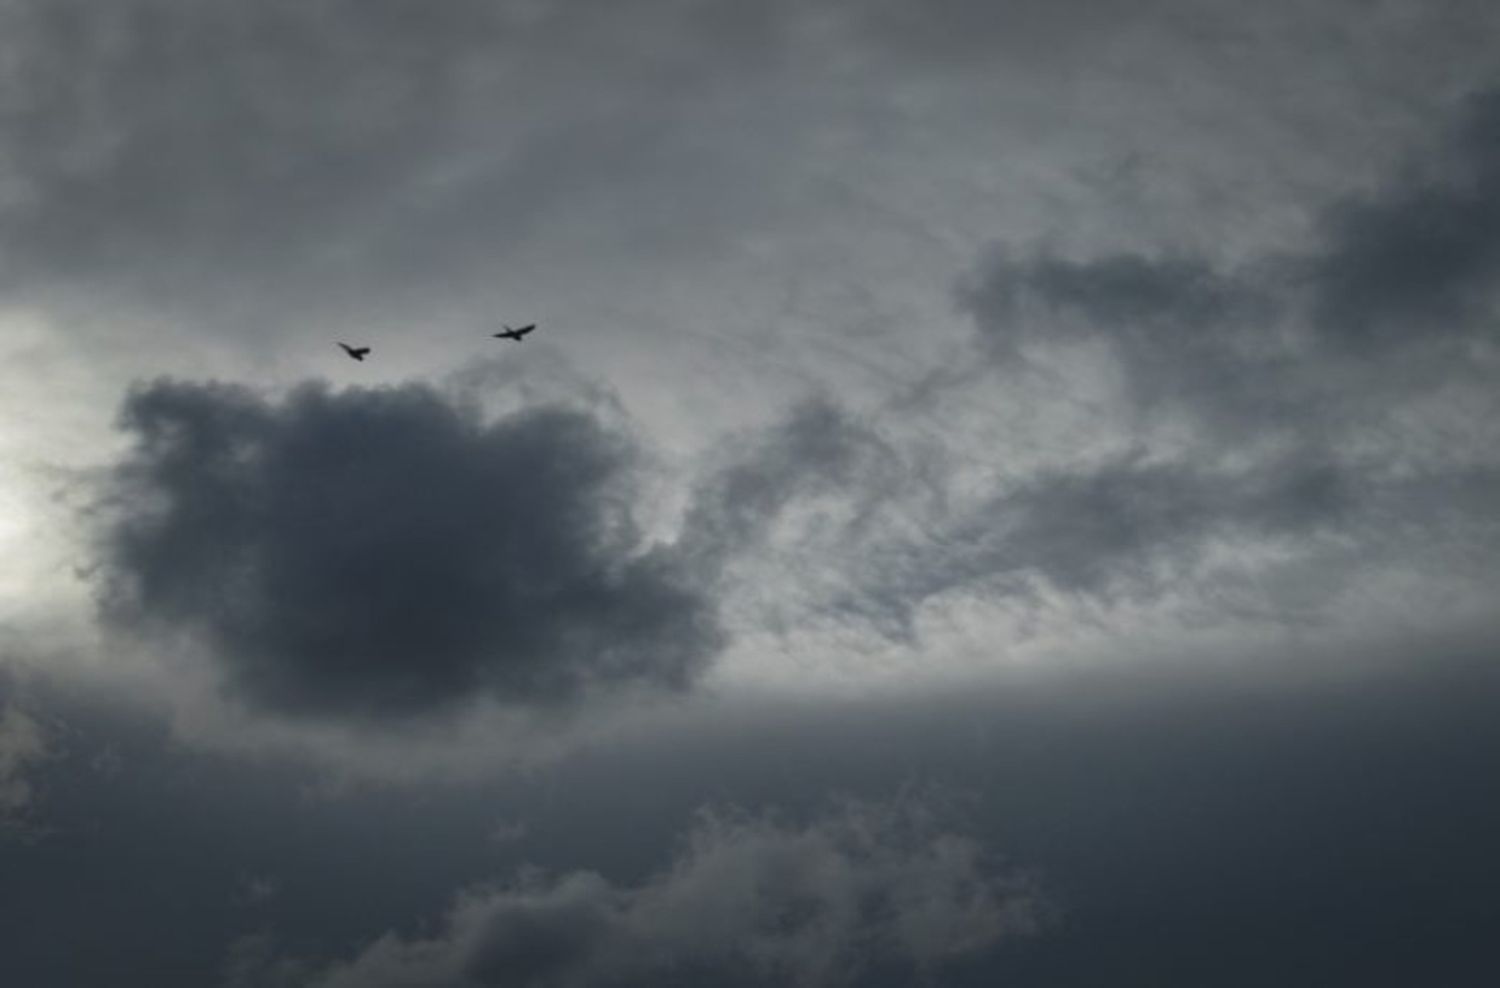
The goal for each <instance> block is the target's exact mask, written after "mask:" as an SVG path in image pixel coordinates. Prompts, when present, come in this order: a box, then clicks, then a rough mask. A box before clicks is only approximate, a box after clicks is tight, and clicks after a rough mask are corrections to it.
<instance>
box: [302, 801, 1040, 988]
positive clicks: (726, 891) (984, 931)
mask: <svg viewBox="0 0 1500 988" xmlns="http://www.w3.org/2000/svg"><path fill="white" fill-rule="evenodd" d="M1044 912H1045V909H1044V907H1043V906H1042V903H1041V899H1040V898H1039V896H1038V894H1037V892H1036V890H1035V889H1034V888H1033V887H1032V885H1031V884H1030V883H1029V882H1027V881H1024V880H1022V879H1020V878H1018V877H1017V876H1015V875H1012V874H1009V873H1008V872H1006V871H1004V870H1001V869H999V868H998V867H997V866H996V863H995V862H994V861H992V860H991V859H990V856H989V855H988V854H987V852H986V851H985V849H984V848H983V846H982V845H981V844H979V843H978V842H977V841H975V840H973V839H972V838H969V837H966V836H962V835H960V834H957V833H953V832H948V831H945V830H943V829H941V828H939V827H937V826H936V825H935V822H934V820H933V818H932V817H931V816H930V814H928V813H927V812H925V811H924V810H923V808H922V807H920V806H909V807H901V806H899V805H898V806H887V805H874V804H858V803H849V804H846V805H844V806H843V807H841V808H840V809H838V810H837V811H835V812H830V813H828V814H826V815H824V816H821V817H818V818H815V819H813V820H812V821H810V822H809V823H808V824H806V825H805V826H793V825H788V824H785V823H781V822H778V821H776V820H774V819H772V818H769V817H766V816H754V815H746V814H741V813H722V812H705V813H703V814H702V815H700V818H699V820H698V822H697V824H696V826H695V827H694V829H693V830H692V831H691V833H689V834H688V836H687V838H686V840H685V842H684V843H683V846H682V849H681V850H680V852H679V854H678V856H677V857H676V858H675V859H674V861H673V862H672V864H671V865H670V866H669V867H667V868H665V869H663V870H662V871H660V872H658V873H656V874H655V875H653V876H651V877H650V878H648V879H646V880H645V881H643V882H641V883H640V884H637V885H618V884H615V883H613V882H611V881H609V880H608V879H606V878H604V877H602V876H600V875H598V874H596V873H593V872H572V873H569V874H566V875H561V876H558V877H549V876H545V875H542V874H539V873H530V874H523V875H522V876H521V878H520V879H518V880H517V881H515V882H513V883H511V884H508V885H502V886H496V887H489V888H475V889H471V890H469V891H467V892H465V893H464V894H462V895H461V896H459V898H458V899H457V901H456V902H455V903H454V905H453V907H452V909H451V911H450V912H449V914H448V916H447V917H446V919H445V920H444V922H443V925H442V928H441V929H440V930H439V931H438V932H437V934H436V935H435V936H432V937H430V938H420V939H414V938H406V937H401V936H397V935H395V934H388V935H386V936H384V937H382V938H380V939H379V940H377V941H375V942H374V943H372V944H370V945H369V946H367V947H365V948H364V950H362V951H361V952H360V954H359V956H357V957H356V958H354V959H353V960H350V961H347V962H343V963H340V964H338V965H335V966H333V967H331V968H329V969H327V970H326V971H324V972H323V973H322V974H321V975H320V976H319V977H317V978H315V979H313V981H312V982H311V983H313V984H316V985H318V986H320V988H377V986H395V985H415V984H422V985H429V986H433V988H436V986H440V985H441V986H453V988H459V986H464V988H471V986H481V985H502V984H503V985H514V986H517V988H520V986H537V988H540V986H585V985H626V984H648V983H649V984H715V985H719V984H723V985H739V984H744V985H757V984H796V985H806V986H823V985H839V984H857V983H861V981H862V980H863V978H864V977H865V976H867V975H869V974H870V973H872V972H873V971H876V970H879V971H881V972H882V973H883V976H885V977H890V976H891V974H892V972H893V971H903V972H907V974H908V976H910V977H917V978H920V977H922V976H925V975H931V974H932V973H934V972H936V971H937V970H939V969H940V968H941V967H942V966H943V964H944V963H946V962H948V961H950V960H952V959H954V958H960V957H965V956H969V955H972V954H975V953H980V952H983V951H985V950H987V949H989V948H992V947H993V946H994V945H995V944H996V943H998V942H999V941H1000V940H1002V939H1003V938H1006V937H1013V936H1018V935H1026V934H1031V933H1034V932H1036V931H1037V930H1038V929H1039V927H1040V924H1041V923H1042V921H1043V915H1044Z"/></svg>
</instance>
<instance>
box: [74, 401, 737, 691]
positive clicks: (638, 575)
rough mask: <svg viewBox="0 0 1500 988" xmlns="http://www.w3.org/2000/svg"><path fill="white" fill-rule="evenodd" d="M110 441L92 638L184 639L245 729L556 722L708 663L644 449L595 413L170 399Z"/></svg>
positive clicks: (695, 606) (712, 639) (149, 406)
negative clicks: (393, 721)
mask: <svg viewBox="0 0 1500 988" xmlns="http://www.w3.org/2000/svg"><path fill="white" fill-rule="evenodd" d="M123 421H124V424H125V427H126V428H127V429H128V430H129V431H130V432H131V433H133V434H134V436H135V438H136V440H137V443H136V447H135V450H134V452H133V454H132V455H131V456H130V458H129V459H128V460H127V462H125V463H124V464H123V465H122V466H121V467H120V469H119V471H118V473H117V478H116V479H117V487H116V503H117V507H118V509H119V514H118V516H117V519H116V522H115V525H114V527H113V528H112V529H111V530H110V532H109V533H108V535H107V536H106V538H105V540H104V557H105V563H106V567H107V570H106V578H107V581H108V583H107V593H106V596H105V601H104V610H105V614H106V615H107V617H108V618H109V619H110V621H112V622H113V623H114V625H115V626H117V627H124V628H129V629H134V630H136V631H139V632H144V633H148V634H149V633H159V634H173V633H176V634H183V633H185V634H187V635H188V636H190V637H192V638H194V639H196V640H197V644H198V645H200V646H201V647H202V649H203V650H204V651H205V652H206V653H207V654H208V655H211V656H212V657H213V659H214V660H215V661H217V662H218V663H220V664H221V666H222V669H223V671H224V673H225V674H226V677H227V680H228V682H229V683H230V684H231V688H232V689H233V690H234V691H235V692H236V693H238V694H240V695H242V696H243V697H244V698H245V699H247V700H249V701H250V702H252V703H253V704H255V705H259V706H261V707H264V708H267V709H270V710H274V711H280V712H288V713H309V712H311V713H329V714H338V715H349V716H354V717H359V716H365V715H376V714H394V715H414V714H422V713H428V712H433V711H436V710H440V709H443V708H447V707H451V706H453V705H456V704H459V703H461V702H463V701H465V700H470V699H473V698H476V697H480V696H487V697H492V698H494V699H497V700H499V701H502V702H522V703H536V704H541V705H544V706H546V705H553V704H558V703H564V702H567V701H571V700H575V699H578V698H579V697H581V696H583V695H585V694H587V693H589V692H590V691H595V690H607V689H610V688H617V687H629V686H640V687H647V688H660V689H677V688H681V687H683V686H685V685H687V684H688V683H690V682H691V681H692V680H693V678H694V676H695V675H696V674H697V673H698V672H699V671H700V670H701V668H702V667H703V665H704V663H705V662H706V661H707V660H708V658H709V657H710V656H712V654H713V653H714V651H715V650H716V648H717V647H718V645H719V640H720V636H719V633H718V631H717V628H716V620H715V615H714V607H713V602H712V601H711V600H709V599H707V598H705V597H704V596H702V595H701V594H700V593H699V592H698V591H697V590H696V589H695V587H694V586H693V583H692V574H691V573H690V572H689V571H688V570H687V569H686V568H685V567H684V566H683V565H681V564H680V563H678V562H676V561H674V557H673V556H672V554H671V553H670V552H668V551H666V550H665V549H662V548H660V547H655V548H653V547H643V546H641V545H640V544H639V543H640V541H641V540H640V536H639V533H638V531H637V530H636V527H635V525H634V523H633V521H632V517H631V507H632V500H631V498H632V491H631V485H630V479H631V478H630V474H631V470H632V466H633V457H634V456H635V455H636V453H635V450H634V448H633V447H632V446H631V445H630V443H629V442H628V441H627V440H626V439H624V438H623V437H621V436H619V435H615V434H612V433H611V432H610V431H608V430H606V429H605V428H604V427H603V426H602V425H600V424H599V422H597V421H596V420H595V419H593V418H592V417H591V416H590V415H589V414H587V413H584V412H578V411H569V410H561V409H533V410H529V411H523V412H520V413H517V414H514V415H511V416H509V417H506V418H502V419H500V420H498V421H495V422H484V421H481V419H480V418H479V416H478V414H477V413H476V412H475V411H473V410H472V409H469V408H466V407H461V406H458V405H455V404H454V403H452V402H450V401H449V400H447V399H446V398H445V397H443V396H442V395H441V394H440V393H439V392H437V391H435V390H434V389H431V388H428V387H424V386H419V385H410V386H405V387H392V388H376V389H355V390H348V391H342V392H331V391H329V390H327V389H326V388H324V387H320V386H316V385H309V386H306V387H303V388H300V389H298V390H296V391H294V392H293V393H292V394H290V395H289V396H287V397H286V399H285V400H284V401H282V402H280V403H275V402H271V401H268V400H266V399H263V398H260V397H257V396H255V395H254V394H252V393H250V392H248V391H246V390H242V389H239V388H235V387H230V386H224V385H213V384H187V383H174V382H170V381H160V382H157V383H154V384H151V385H147V386H145V387H142V388H140V389H139V390H137V391H136V392H135V393H134V394H133V395H132V396H131V397H130V399H129V401H128V402H127V404H126V407H125V412H124V418H123Z"/></svg>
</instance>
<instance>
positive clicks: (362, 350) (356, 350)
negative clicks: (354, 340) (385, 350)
mask: <svg viewBox="0 0 1500 988" xmlns="http://www.w3.org/2000/svg"><path fill="white" fill-rule="evenodd" d="M339 346H341V347H343V348H344V352H345V353H347V354H348V355H349V356H351V357H353V358H354V359H355V360H364V359H365V355H366V354H368V353H369V352H370V348H369V347H367V346H350V345H349V344H347V343H340V344H339Z"/></svg>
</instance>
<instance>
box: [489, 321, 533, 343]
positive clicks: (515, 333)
mask: <svg viewBox="0 0 1500 988" xmlns="http://www.w3.org/2000/svg"><path fill="white" fill-rule="evenodd" d="M501 325H502V326H505V324H504V323H501ZM534 329H536V323H532V324H531V325H530V326H522V327H521V328H520V329H511V328H510V327H509V326H505V332H503V333H496V334H495V337H496V338H497V339H501V340H520V339H521V338H522V337H523V336H525V335H526V334H527V333H529V332H531V331H532V330H534Z"/></svg>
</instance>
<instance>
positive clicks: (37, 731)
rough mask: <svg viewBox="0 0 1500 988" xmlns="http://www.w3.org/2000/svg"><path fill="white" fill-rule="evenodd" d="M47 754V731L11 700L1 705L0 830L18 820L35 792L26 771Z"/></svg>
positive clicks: (25, 810) (25, 812)
mask: <svg viewBox="0 0 1500 988" xmlns="http://www.w3.org/2000/svg"><path fill="white" fill-rule="evenodd" d="M49 754H50V749H49V747H48V743H47V735H46V732H45V731H44V730H43V729H42V726H41V725H40V724H38V723H37V722H36V720H35V719H33V718H32V717H31V716H30V715H29V714H27V713H26V711H24V710H22V709H21V708H20V707H18V706H17V705H16V704H15V703H14V702H11V701H7V702H6V703H5V704H4V706H3V707H0V830H3V829H4V828H5V827H8V826H11V825H14V824H17V823H20V822H22V821H23V820H24V818H25V815H26V814H27V813H28V811H29V810H30V809H31V808H32V804H33V802H34V801H35V798H36V794H35V790H34V789H33V786H32V782H31V780H30V778H29V777H28V776H29V772H30V770H31V769H33V768H35V767H36V766H37V765H38V764H40V763H41V762H42V761H44V760H46V759H47V757H48V756H49Z"/></svg>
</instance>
